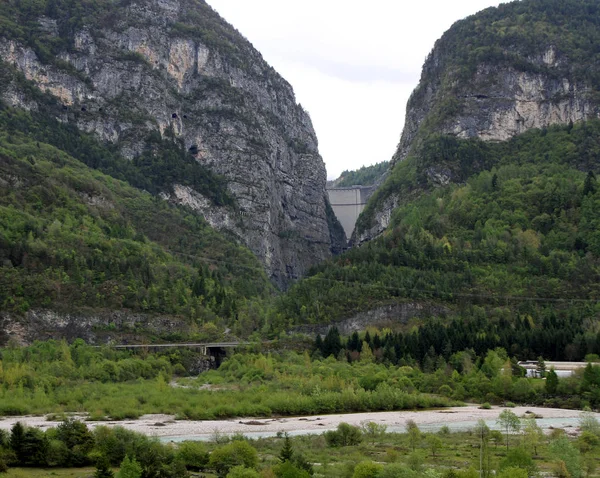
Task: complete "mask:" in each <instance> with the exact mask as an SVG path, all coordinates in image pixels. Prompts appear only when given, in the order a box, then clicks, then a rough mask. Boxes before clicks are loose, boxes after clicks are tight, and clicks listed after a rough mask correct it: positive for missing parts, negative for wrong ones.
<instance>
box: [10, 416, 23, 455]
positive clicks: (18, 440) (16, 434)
mask: <svg viewBox="0 0 600 478" xmlns="http://www.w3.org/2000/svg"><path fill="white" fill-rule="evenodd" d="M9 443H10V448H11V449H12V451H13V452H14V453H15V455H16V456H17V461H18V462H19V463H23V462H24V460H25V456H24V450H25V427H24V426H23V424H22V423H21V422H17V423H15V424H14V425H13V426H12V428H11V430H10V442H9Z"/></svg>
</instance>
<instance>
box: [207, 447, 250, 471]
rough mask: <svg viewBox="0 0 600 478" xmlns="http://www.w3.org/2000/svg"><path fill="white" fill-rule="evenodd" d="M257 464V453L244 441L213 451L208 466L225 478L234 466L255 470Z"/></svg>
mask: <svg viewBox="0 0 600 478" xmlns="http://www.w3.org/2000/svg"><path fill="white" fill-rule="evenodd" d="M257 464H258V453H257V451H256V449H255V448H253V447H252V446H251V445H250V444H249V443H248V442H247V441H245V440H236V441H233V442H231V443H229V444H227V445H224V446H222V447H219V448H217V449H215V451H213V452H212V453H211V454H210V459H209V465H210V467H211V468H213V469H214V470H215V471H216V472H217V474H218V475H219V476H226V475H227V473H229V471H230V470H231V469H232V468H234V467H236V466H244V467H246V468H255V467H256V465H257Z"/></svg>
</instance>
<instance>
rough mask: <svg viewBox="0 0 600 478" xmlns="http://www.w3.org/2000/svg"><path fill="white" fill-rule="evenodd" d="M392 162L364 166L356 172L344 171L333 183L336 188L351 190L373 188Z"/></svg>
mask: <svg viewBox="0 0 600 478" xmlns="http://www.w3.org/2000/svg"><path fill="white" fill-rule="evenodd" d="M389 167H390V162H389V161H382V162H380V163H377V164H373V165H372V166H362V167H360V168H359V169H357V170H355V171H347V170H346V171H343V172H342V174H340V177H339V178H337V179H336V180H335V181H333V185H334V187H336V188H349V187H351V186H372V185H373V184H375V183H376V182H377V181H378V180H379V179H380V178H381V177H382V176H383V175H384V174H385V173H386V172H387V170H388V169H389Z"/></svg>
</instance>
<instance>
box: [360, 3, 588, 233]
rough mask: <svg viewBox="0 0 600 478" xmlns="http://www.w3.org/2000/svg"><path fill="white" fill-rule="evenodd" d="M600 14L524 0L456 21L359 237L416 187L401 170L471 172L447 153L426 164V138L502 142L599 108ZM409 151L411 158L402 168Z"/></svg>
mask: <svg viewBox="0 0 600 478" xmlns="http://www.w3.org/2000/svg"><path fill="white" fill-rule="evenodd" d="M598 14H599V6H598V4H597V2H591V1H589V0H568V1H565V2H556V1H553V0H542V1H533V0H525V1H522V2H513V3H510V4H504V5H501V6H500V7H498V8H490V9H487V10H484V11H483V12H480V13H478V14H476V15H473V16H471V17H469V18H467V19H465V20H461V21H459V22H457V23H456V24H454V25H453V26H452V28H451V29H450V30H449V31H448V32H446V33H445V34H444V35H443V37H442V38H441V39H440V40H438V41H437V42H436V44H435V47H434V48H433V50H432V52H431V53H430V55H429V56H428V58H427V60H426V61H425V64H424V66H423V70H422V74H421V81H420V83H419V85H418V87H417V88H416V89H415V91H414V92H413V94H412V95H411V98H410V99H409V101H408V104H407V109H406V121H405V126H404V130H403V132H402V136H401V140H400V144H399V145H398V149H397V152H396V154H395V155H394V158H393V160H392V172H391V176H392V178H391V179H390V178H388V181H387V184H384V185H383V188H382V190H381V191H379V192H378V194H375V196H374V197H373V199H372V200H371V204H370V205H369V206H368V207H367V211H366V214H365V217H363V218H361V219H362V220H361V221H359V223H358V225H357V230H355V233H354V241H355V242H358V243H360V242H363V241H365V240H369V239H371V238H373V237H376V236H378V235H379V234H381V232H383V230H385V228H386V227H387V226H388V224H389V221H390V217H391V212H392V210H393V209H394V208H395V207H396V206H397V205H398V204H399V203H401V202H402V201H403V198H404V197H405V196H406V195H408V194H410V191H411V189H412V188H411V187H410V186H409V185H408V184H407V181H403V180H401V179H400V178H398V177H397V178H396V180H397V181H396V184H394V183H393V181H394V178H393V176H394V174H396V176H399V175H404V176H405V177H406V176H408V175H410V174H415V175H416V176H418V175H422V176H423V177H424V178H425V181H426V183H427V186H436V185H444V184H447V183H449V182H456V181H460V180H462V179H463V178H461V177H460V174H457V172H456V171H453V170H452V169H451V168H449V167H448V166H447V165H446V164H445V163H444V162H443V161H440V162H438V163H437V164H435V165H433V166H428V167H427V169H425V170H423V171H421V170H420V166H419V164H420V163H421V162H422V161H421V159H422V158H419V156H420V155H422V152H421V151H420V146H421V145H422V142H423V140H425V139H426V138H427V137H429V136H431V135H433V134H442V135H452V136H455V137H458V138H480V139H482V140H484V141H504V140H507V139H510V138H512V137H514V136H515V135H518V134H520V133H523V132H525V131H527V130H528V129H531V128H544V127H547V126H550V125H553V124H567V123H569V122H577V121H582V120H586V119H589V118H595V117H598V116H599V114H600V108H599V106H600V95H599V93H598V91H599V89H600V80H599V78H600V75H599V66H598V53H597V51H596V50H595V49H594V48H593V45H594V44H597V41H598V39H599V38H600V24H599V20H598ZM407 160H408V161H412V164H411V166H410V167H409V166H408V165H404V166H403V167H400V168H399V166H400V163H402V162H405V161H407ZM402 168H404V171H400V169H402ZM395 169H396V171H394V170H395ZM400 184H401V185H400ZM422 185H423V184H421V186H422ZM407 186H409V187H407ZM412 186H414V185H412Z"/></svg>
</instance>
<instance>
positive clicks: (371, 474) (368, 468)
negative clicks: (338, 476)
mask: <svg viewBox="0 0 600 478" xmlns="http://www.w3.org/2000/svg"><path fill="white" fill-rule="evenodd" d="M381 470H383V465H380V464H379V463H373V462H372V461H363V462H360V463H359V464H358V465H356V467H355V468H354V473H353V475H352V478H375V477H377V476H379V473H380V472H381Z"/></svg>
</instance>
